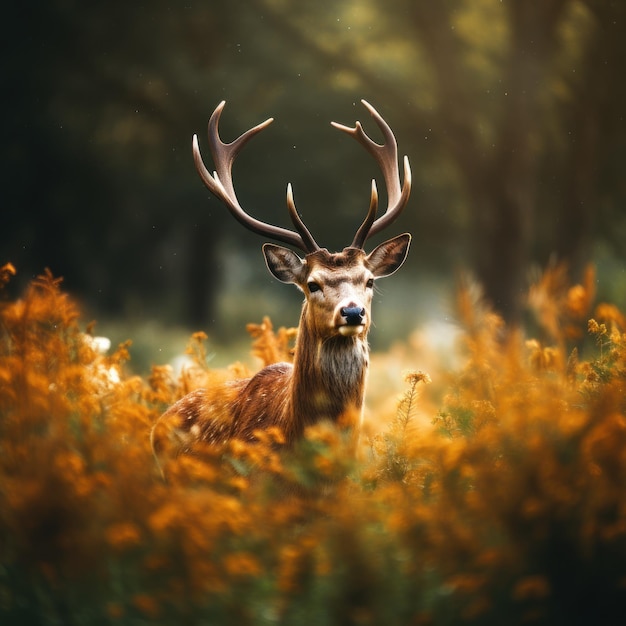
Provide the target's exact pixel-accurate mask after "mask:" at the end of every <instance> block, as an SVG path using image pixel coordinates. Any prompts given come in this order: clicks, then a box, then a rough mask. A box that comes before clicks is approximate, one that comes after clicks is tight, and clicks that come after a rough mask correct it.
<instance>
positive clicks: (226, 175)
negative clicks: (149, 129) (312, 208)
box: [193, 101, 320, 253]
mask: <svg viewBox="0 0 626 626" xmlns="http://www.w3.org/2000/svg"><path fill="white" fill-rule="evenodd" d="M225 104H226V102H225V101H222V102H220V103H219V104H218V105H217V107H216V109H215V111H213V114H212V115H211V118H210V119H209V147H210V149H211V155H212V157H213V162H214V163H215V167H216V169H217V171H215V172H213V175H211V174H210V172H209V170H207V168H206V167H205V165H204V162H203V161H202V156H201V154H200V148H199V147H198V136H197V135H194V136H193V160H194V162H195V164H196V169H197V170H198V174H200V178H202V182H203V183H204V184H205V185H206V186H207V188H208V189H209V191H210V192H211V193H212V194H213V195H214V196H216V197H217V198H219V199H220V200H221V201H222V202H223V203H224V204H225V205H226V206H227V207H228V209H229V210H230V212H231V213H232V215H233V217H235V219H236V220H238V221H239V222H240V223H241V224H243V225H244V226H245V227H246V228H248V229H250V230H251V231H253V232H255V233H258V234H260V235H267V236H268V237H271V238H272V239H275V240H276V241H282V242H283V243H286V244H289V245H292V246H295V247H296V248H299V249H300V250H302V251H303V252H306V253H310V252H315V251H316V250H319V249H320V247H319V246H318V245H317V243H316V242H315V239H313V236H312V235H311V233H310V232H309V230H308V229H307V227H306V226H305V225H304V222H303V221H302V220H301V219H300V216H299V215H298V212H297V210H296V205H295V203H294V201H293V193H292V190H291V184H289V185H288V186H287V208H288V210H289V216H290V217H291V221H292V222H293V225H294V226H295V227H296V230H297V231H298V232H294V231H292V230H288V229H286V228H281V227H280V226H273V225H272V224H267V223H265V222H261V221H260V220H257V219H256V218H254V217H252V216H251V215H249V214H248V213H246V212H245V211H244V210H243V209H242V208H241V205H240V204H239V201H238V200H237V196H236V194H235V188H234V187H233V177H232V166H233V162H234V161H235V159H236V157H237V155H238V154H239V151H240V150H241V149H242V148H243V147H244V146H245V145H246V143H248V141H249V140H250V139H251V138H252V137H254V135H256V134H257V133H260V132H261V131H262V130H263V129H264V128H266V127H267V126H269V125H270V124H271V123H272V122H273V121H274V120H273V118H269V119H268V120H265V121H264V122H262V123H261V124H259V125H257V126H255V127H254V128H251V129H250V130H247V131H246V132H245V133H243V134H242V135H241V136H240V137H238V138H237V139H235V141H233V142H231V143H224V142H223V141H222V140H221V139H220V136H219V131H218V124H219V121H220V116H221V114H222V110H223V109H224V105H225Z"/></svg>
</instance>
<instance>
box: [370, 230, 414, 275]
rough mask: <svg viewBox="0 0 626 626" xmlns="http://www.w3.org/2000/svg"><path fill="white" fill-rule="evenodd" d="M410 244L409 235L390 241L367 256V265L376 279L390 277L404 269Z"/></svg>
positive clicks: (405, 234)
mask: <svg viewBox="0 0 626 626" xmlns="http://www.w3.org/2000/svg"><path fill="white" fill-rule="evenodd" d="M410 243H411V235H409V233H404V235H398V236H397V237H394V238H393V239H388V240H387V241H385V242H383V243H381V244H380V245H379V246H377V247H376V248H374V250H372V251H371V252H370V253H369V254H368V255H367V257H366V259H365V265H366V266H367V267H368V268H369V269H370V270H371V271H372V273H373V274H374V277H375V278H383V277H384V276H390V275H391V274H393V273H394V272H395V271H396V270H397V269H399V268H400V267H402V264H403V263H404V261H405V259H406V257H407V254H408V253H409V244H410Z"/></svg>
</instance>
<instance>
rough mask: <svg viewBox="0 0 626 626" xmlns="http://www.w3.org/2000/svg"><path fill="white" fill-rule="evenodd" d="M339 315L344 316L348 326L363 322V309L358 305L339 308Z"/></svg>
mask: <svg viewBox="0 0 626 626" xmlns="http://www.w3.org/2000/svg"><path fill="white" fill-rule="evenodd" d="M340 313H341V316H342V317H345V318H346V324H347V325H348V326H359V325H360V324H362V323H363V316H364V315H365V309H364V308H362V307H360V306H344V307H341V310H340Z"/></svg>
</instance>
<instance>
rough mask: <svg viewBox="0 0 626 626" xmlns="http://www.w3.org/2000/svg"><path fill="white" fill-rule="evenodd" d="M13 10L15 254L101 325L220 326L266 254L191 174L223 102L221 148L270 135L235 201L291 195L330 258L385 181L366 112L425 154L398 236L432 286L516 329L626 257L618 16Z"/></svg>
mask: <svg viewBox="0 0 626 626" xmlns="http://www.w3.org/2000/svg"><path fill="white" fill-rule="evenodd" d="M4 13H5V17H6V22H5V24H6V30H7V38H6V43H5V45H6V51H5V54H4V55H2V59H3V60H2V64H3V76H4V78H5V94H6V95H5V98H4V102H3V109H4V112H5V115H4V116H3V123H2V126H3V141H2V143H1V145H0V154H1V155H2V161H3V167H2V177H3V180H2V189H3V207H4V208H3V228H2V229H1V230H0V245H1V248H0V249H1V250H2V252H3V256H4V257H6V258H5V260H6V261H11V262H13V263H14V264H15V265H16V266H17V267H18V270H20V273H21V275H22V277H23V280H24V281H26V280H28V279H29V278H30V277H31V276H32V275H33V274H38V273H40V272H41V270H42V269H43V267H45V266H49V267H51V269H52V270H53V271H54V272H55V273H57V274H62V275H64V276H65V277H66V281H67V285H68V287H69V288H70V289H71V290H72V291H74V292H75V293H77V294H79V295H80V296H81V297H82V298H83V299H84V300H86V301H87V302H89V303H91V304H92V305H93V306H94V307H96V308H98V309H101V310H106V311H109V312H114V313H116V314H125V313H127V312H128V310H130V309H132V307H133V306H136V305H137V303H138V302H141V303H143V304H144V306H145V305H147V306H148V307H152V309H149V310H150V311H151V314H153V315H155V316H163V317H165V318H167V317H169V318H170V319H171V318H175V317H176V318H179V319H181V320H184V321H186V322H187V323H189V324H192V325H199V324H201V325H203V326H208V325H210V324H211V320H212V316H211V310H212V306H213V302H214V298H215V294H216V292H217V289H218V285H219V278H220V276H222V275H224V273H225V272H231V273H232V272H233V271H234V270H233V263H232V262H231V260H230V259H231V256H234V257H236V258H239V259H240V263H239V266H245V265H247V264H253V265H254V266H258V265H259V258H260V257H259V252H258V247H259V245H260V243H262V242H261V241H258V238H256V237H255V236H254V235H252V234H250V233H247V232H245V231H243V229H241V228H240V227H239V225H237V224H236V223H235V222H234V221H233V220H232V218H231V217H230V215H229V214H228V212H227V211H226V210H224V209H223V207H221V206H220V205H219V203H218V202H217V201H216V200H214V199H212V198H210V196H209V194H208V192H207V191H206V190H205V189H204V188H203V187H202V185H201V183H200V181H199V180H198V177H197V174H196V172H195V171H194V167H193V162H192V160H191V135H192V134H193V133H198V134H199V136H200V141H201V144H202V143H203V145H204V146H206V143H205V142H206V134H205V128H206V122H207V120H208V117H209V115H210V113H211V111H212V110H213V108H214V107H215V106H216V105H217V103H218V102H219V101H221V100H222V99H226V100H227V101H228V104H227V107H226V109H225V113H224V115H223V116H222V125H221V128H222V134H223V137H224V138H225V139H226V140H231V139H232V138H234V137H236V136H237V135H239V134H240V133H241V132H243V130H245V129H247V128H249V127H251V126H253V125H254V124H256V123H258V122H260V121H262V120H264V119H266V118H267V117H270V116H272V117H274V118H275V119H276V121H275V123H274V124H273V125H272V126H271V128H270V129H268V130H267V131H265V132H264V133H263V134H262V135H261V136H259V137H258V138H255V140H254V142H253V144H251V146H250V147H248V148H247V149H246V150H245V151H244V152H243V153H242V154H241V156H240V157H239V159H238V161H237V163H236V166H235V179H236V185H237V191H238V195H239V197H240V200H241V201H242V204H243V205H244V206H245V207H246V208H248V210H250V212H251V213H254V214H255V215H256V216H257V217H260V218H261V219H264V220H267V221H271V222H273V223H276V224H280V225H286V224H288V218H287V212H286V208H285V198H284V190H285V187H286V184H287V182H289V181H291V182H292V183H293V185H294V193H295V195H296V200H297V204H298V209H299V211H300V212H301V214H302V216H303V218H304V220H305V222H306V223H307V225H308V226H309V227H310V228H311V230H312V231H313V233H314V235H315V236H316V238H317V239H318V240H319V241H320V243H322V245H326V246H328V247H329V248H333V249H337V248H341V247H343V246H344V245H347V243H348V242H349V241H350V240H351V237H352V234H353V232H354V229H355V228H356V226H357V225H358V224H359V223H360V221H361V219H362V217H363V215H364V213H365V211H366V209H367V203H368V197H369V182H368V181H369V180H370V179H371V178H372V177H377V178H378V179H379V181H380V180H382V179H381V176H380V173H379V172H377V171H376V169H375V165H374V163H373V162H371V159H370V158H369V156H368V155H367V154H365V153H364V151H363V150H361V149H360V148H359V147H358V146H357V145H356V144H354V142H350V141H347V140H346V139H345V138H344V137H343V136H341V135H340V134H338V133H337V132H336V131H335V130H334V129H332V127H331V126H330V124H329V122H330V121H331V120H335V121H338V122H342V123H345V124H353V123H354V121H355V119H361V121H362V122H363V123H364V124H366V126H367V128H368V131H369V130H371V133H372V134H373V135H374V136H376V132H377V129H376V128H375V127H373V128H372V125H371V121H370V120H369V115H367V113H366V112H365V111H364V110H363V109H362V108H361V106H360V105H359V104H358V103H359V100H360V99H361V98H365V99H367V100H368V101H370V102H371V103H372V104H374V106H376V108H377V109H378V110H379V111H380V112H381V113H382V115H383V116H384V117H385V118H386V119H387V120H388V121H389V123H390V124H391V126H392V127H393V129H394V131H395V133H396V136H397V137H398V143H399V147H400V152H401V154H408V155H409V157H410V159H411V163H412V166H413V172H414V179H415V182H414V192H413V197H412V199H411V202H410V205H409V207H408V208H407V210H406V211H405V214H404V215H403V217H402V219H401V221H400V224H399V226H398V228H399V229H406V230H409V231H411V232H413V233H414V235H415V236H416V240H415V241H416V243H417V246H415V247H414V251H413V253H412V259H411V262H412V263H413V267H414V268H415V270H416V271H423V272H442V273H445V274H448V275H452V274H453V273H454V271H455V270H456V269H458V268H462V269H469V270H471V271H472V272H473V273H474V274H475V275H476V277H477V278H478V279H479V280H480V281H481V283H482V284H483V286H484V289H485V293H486V295H487V297H488V299H489V300H491V302H492V303H493V304H494V306H495V307H496V308H497V309H498V310H499V311H501V312H502V313H503V314H504V315H505V316H506V317H507V318H509V319H510V320H512V321H515V320H516V319H518V318H519V315H520V313H521V310H522V302H521V296H520V294H521V293H522V292H523V290H524V286H525V283H526V277H527V274H528V271H529V269H530V268H531V267H532V265H533V264H539V265H546V264H547V263H549V262H550V261H551V259H556V260H557V261H562V262H565V263H567V264H568V267H569V268H570V271H571V272H572V275H573V277H574V278H575V277H576V276H577V275H578V274H579V273H580V272H581V270H582V268H583V267H584V266H585V264H586V263H588V262H589V261H592V260H594V258H595V257H596V256H597V254H598V250H602V251H607V250H609V251H610V255H611V257H612V258H615V259H617V261H618V262H620V261H623V246H622V244H621V241H623V234H624V231H625V230H626V219H625V213H624V210H623V207H624V205H625V202H626V189H625V188H624V183H623V175H622V169H623V166H624V163H625V161H626V150H625V146H626V142H625V138H626V133H625V128H624V112H625V111H626V97H625V96H626V86H625V85H624V81H623V80H622V73H623V70H622V62H623V59H624V58H626V54H625V53H626V42H625V38H624V37H623V29H624V24H625V23H626V6H625V5H624V3H622V2H620V1H619V0H503V1H501V0H478V1H475V0H473V1H471V2H470V1H469V0H462V1H460V2H459V1H457V2H452V1H450V0H444V1H441V2H428V1H426V0H418V1H416V0H411V1H409V0H389V1H386V2H384V3H382V2H377V1H376V0H342V1H341V2H329V1H322V2H317V3H305V4H302V3H300V4H298V5H297V6H296V5H294V4H293V3H289V2H287V1H286V0H251V1H249V2H246V3H240V2H220V1H219V0H218V1H213V2H199V1H191V2H186V3H184V4H182V3H181V4H172V3H170V2H164V1H162V0H154V1H153V2H151V3H149V4H137V3H127V2H121V1H120V0H111V1H109V2H106V3H105V2H90V3H79V2H75V1H72V0H63V1H61V0H50V1H48V2H45V3H44V2H39V3H37V2H35V3H21V4H19V3H13V4H12V6H11V7H9V8H6V9H5V11H4ZM205 150H206V149H205ZM379 186H380V185H379ZM225 242H228V244H225ZM226 245H227V247H228V249H229V259H224V252H223V251H224V247H225V246H226ZM251 255H254V256H251ZM227 266H228V267H227Z"/></svg>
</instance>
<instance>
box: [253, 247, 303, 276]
mask: <svg viewBox="0 0 626 626" xmlns="http://www.w3.org/2000/svg"><path fill="white" fill-rule="evenodd" d="M263 254H264V255H265V263H266V264H267V269H268V270H269V271H270V272H271V274H272V275H273V276H274V277H275V278H277V279H278V280H280V282H281V283H296V284H298V283H299V282H301V280H302V277H303V275H304V261H303V260H302V259H301V258H300V257H299V256H298V255H297V254H296V253H295V252H293V251H292V250H289V248H283V247H282V246H275V245H274V244H273V243H266V244H263Z"/></svg>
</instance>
